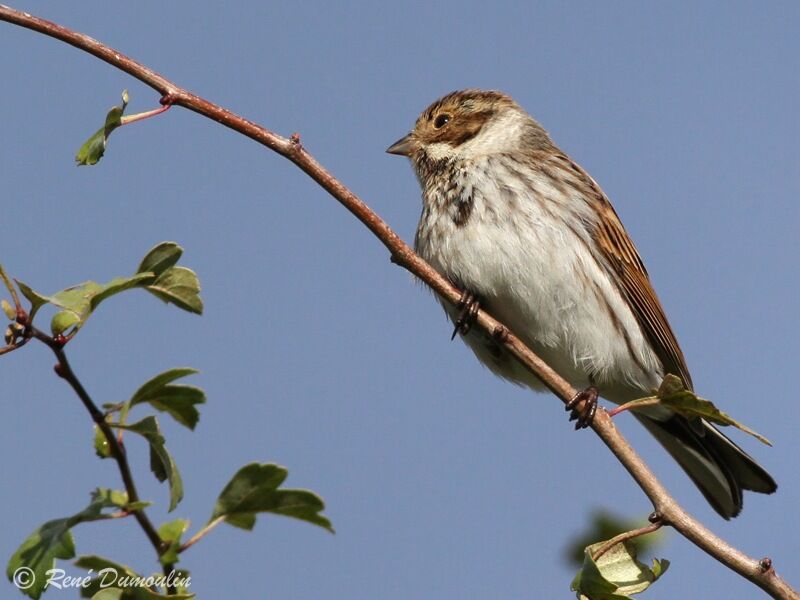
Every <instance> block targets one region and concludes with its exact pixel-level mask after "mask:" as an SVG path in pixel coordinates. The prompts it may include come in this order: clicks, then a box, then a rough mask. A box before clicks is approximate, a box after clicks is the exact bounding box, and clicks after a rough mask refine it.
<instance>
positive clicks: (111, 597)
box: [92, 588, 123, 600]
mask: <svg viewBox="0 0 800 600" xmlns="http://www.w3.org/2000/svg"><path fill="white" fill-rule="evenodd" d="M122 594H123V592H122V590H121V589H119V588H104V589H102V590H100V591H99V592H97V593H96V594H95V595H94V596H92V600H122Z"/></svg>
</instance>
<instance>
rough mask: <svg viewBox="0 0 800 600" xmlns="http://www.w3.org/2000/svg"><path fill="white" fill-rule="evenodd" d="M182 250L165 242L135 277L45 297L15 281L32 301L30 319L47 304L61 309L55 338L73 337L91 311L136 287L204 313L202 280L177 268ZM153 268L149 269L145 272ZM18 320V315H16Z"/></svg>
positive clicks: (54, 326) (55, 322)
mask: <svg viewBox="0 0 800 600" xmlns="http://www.w3.org/2000/svg"><path fill="white" fill-rule="evenodd" d="M182 253H183V249H182V248H181V247H180V246H178V244H176V243H175V242H162V243H161V244H158V245H157V246H155V247H154V248H153V249H151V250H150V251H149V252H148V253H147V255H146V256H145V257H144V259H142V262H141V263H140V264H139V269H138V271H137V273H136V274H135V275H132V276H130V277H117V278H115V279H112V280H111V281H109V282H107V283H97V282H95V281H87V282H85V283H82V284H80V285H76V286H73V287H69V288H67V289H65V290H61V291H60V292H57V293H55V294H53V295H52V296H45V295H44V294H40V293H39V292H36V291H34V290H33V289H32V288H31V287H30V286H28V285H27V284H25V283H23V282H21V281H19V280H16V281H17V285H18V286H19V288H20V291H21V292H22V294H23V295H24V296H25V297H26V298H27V299H28V300H29V301H30V302H31V311H30V314H31V320H32V319H33V316H34V315H35V314H36V312H37V311H38V310H39V309H40V308H41V307H42V306H44V305H45V304H53V305H54V306H57V307H58V308H60V309H62V310H60V311H59V312H57V313H56V314H55V315H54V316H53V319H52V321H51V323H50V329H51V330H52V332H53V335H59V334H65V335H72V334H74V333H75V332H77V331H78V330H79V329H80V328H81V327H83V325H84V324H85V323H86V320H87V319H88V318H89V317H90V316H91V314H92V312H93V311H94V310H95V309H96V308H97V307H98V306H99V305H100V303H101V302H102V301H103V300H105V299H106V298H110V297H111V296H114V295H116V294H119V293H120V292H124V291H126V290H129V289H133V288H143V289H146V290H147V291H149V292H150V293H151V294H154V295H155V296H156V297H158V298H160V299H161V300H163V301H164V302H168V303H171V304H174V305H175V306H177V307H178V308H181V309H183V310H186V311H189V312H193V313H197V314H202V312H203V301H202V300H201V298H200V281H199V280H198V278H197V275H195V273H194V271H192V270H191V269H187V268H186V267H178V266H175V263H176V262H177V261H178V259H179V258H180V257H181V254H182ZM143 269H150V270H146V271H145V270H143ZM15 318H16V315H15Z"/></svg>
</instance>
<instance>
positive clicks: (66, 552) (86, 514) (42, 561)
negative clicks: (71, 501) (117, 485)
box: [6, 488, 128, 598]
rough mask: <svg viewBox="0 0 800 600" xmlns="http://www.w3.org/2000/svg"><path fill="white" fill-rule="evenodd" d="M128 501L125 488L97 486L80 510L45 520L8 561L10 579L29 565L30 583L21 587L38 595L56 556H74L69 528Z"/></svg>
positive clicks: (62, 557)
mask: <svg viewBox="0 0 800 600" xmlns="http://www.w3.org/2000/svg"><path fill="white" fill-rule="evenodd" d="M127 503H128V496H127V494H125V493H124V492H118V491H114V490H107V489H104V488H98V489H96V490H95V491H94V492H92V495H91V502H90V504H89V506H87V507H86V508H85V509H83V510H82V511H81V512H79V513H77V514H74V515H72V516H71V517H65V518H63V519H53V520H52V521H48V522H47V523H45V524H44V525H42V526H41V527H39V528H38V529H36V531H34V532H33V533H32V534H31V535H30V536H28V539H26V540H25V541H24V542H23V543H22V545H21V546H20V547H19V548H18V549H17V551H16V552H14V554H13V555H12V556H11V559H10V560H9V561H8V566H7V567H6V575H8V578H9V580H11V581H13V577H14V574H15V573H20V572H22V571H20V570H25V569H29V570H30V571H29V572H30V573H32V576H33V579H32V581H33V583H32V585H31V586H30V587H28V588H27V589H24V590H22V591H23V593H24V594H25V595H27V596H28V597H30V598H39V597H40V596H41V595H42V591H43V590H44V586H45V584H46V583H47V571H48V570H49V569H52V568H54V566H55V562H56V559H59V558H60V559H70V558H72V557H74V556H75V541H74V540H73V537H72V532H71V531H70V529H72V528H73V527H75V525H78V524H79V523H85V522H87V521H98V520H101V519H107V518H109V515H108V514H107V513H104V512H103V509H105V508H123V509H124V508H125V507H126V506H127Z"/></svg>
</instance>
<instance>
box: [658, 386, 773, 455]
mask: <svg viewBox="0 0 800 600" xmlns="http://www.w3.org/2000/svg"><path fill="white" fill-rule="evenodd" d="M655 397H656V398H657V399H658V401H659V403H660V404H663V405H665V406H669V407H670V408H671V409H672V410H674V411H675V412H677V413H680V414H682V415H683V416H685V417H688V418H690V419H691V418H697V417H701V418H703V419H705V420H707V421H710V422H712V423H716V424H717V425H722V426H728V425H733V426H734V427H736V428H737V429H739V430H741V431H744V432H745V433H749V434H750V435H752V436H753V437H754V438H756V439H757V440H758V441H760V442H762V443H764V444H766V445H767V446H772V442H770V441H769V440H768V439H767V438H765V437H764V436H763V435H761V434H759V433H756V432H755V431H753V430H752V429H750V428H749V427H747V426H746V425H742V424H741V423H739V422H738V421H736V420H734V419H733V418H732V417H731V416H729V415H728V414H726V413H724V412H722V411H721V410H719V409H718V408H717V407H716V406H714V403H713V402H711V401H710V400H706V399H704V398H700V397H699V396H696V395H695V394H694V392H691V391H689V390H687V389H686V388H685V387H684V385H683V382H682V381H681V379H680V378H679V377H676V376H675V375H667V376H666V377H664V380H663V381H662V382H661V386H660V387H659V388H658V390H657V391H656V393H655Z"/></svg>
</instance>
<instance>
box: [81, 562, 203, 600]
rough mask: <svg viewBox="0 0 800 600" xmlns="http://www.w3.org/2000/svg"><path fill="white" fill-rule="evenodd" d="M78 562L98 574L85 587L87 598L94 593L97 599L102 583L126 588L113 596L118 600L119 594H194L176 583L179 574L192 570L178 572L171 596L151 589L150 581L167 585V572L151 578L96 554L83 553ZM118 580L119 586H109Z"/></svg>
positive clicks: (141, 597) (147, 599)
mask: <svg viewBox="0 0 800 600" xmlns="http://www.w3.org/2000/svg"><path fill="white" fill-rule="evenodd" d="M75 566H76V567H80V568H82V569H86V570H87V571H89V570H92V571H95V572H96V573H97V574H98V576H97V577H95V578H94V579H92V580H91V581H90V582H89V583H88V585H87V586H86V587H84V588H83V589H81V596H83V597H84V598H89V597H91V598H92V599H94V598H95V597H96V595H97V594H99V593H100V590H101V587H102V588H105V589H120V590H121V591H122V595H120V596H110V598H112V599H113V600H117V598H121V599H123V600H162V599H164V600H165V599H167V598H172V599H176V600H190V599H191V598H194V594H189V593H185V591H184V589H183V588H182V586H179V585H176V584H177V583H179V581H178V579H177V577H188V572H186V571H176V572H175V574H176V577H174V578H173V579H172V580H171V581H170V583H171V585H172V587H174V588H175V589H176V591H177V592H178V593H177V594H172V595H169V596H167V595H165V594H160V593H157V592H154V591H153V590H151V589H149V588H150V587H151V586H150V585H148V584H150V583H153V584H154V585H156V586H158V587H163V584H164V583H166V582H165V581H164V579H165V577H164V575H163V573H157V574H155V575H153V576H152V579H151V580H150V581H148V580H147V579H148V578H146V577H145V576H143V575H140V574H139V573H137V572H136V571H134V570H133V569H131V568H130V567H128V566H126V565H122V564H120V563H116V562H114V561H112V560H109V559H107V558H104V557H102V556H96V555H86V556H81V557H80V558H79V559H78V560H76V561H75ZM187 583H190V582H187ZM115 584H116V585H118V586H119V587H118V588H113V587H109V586H114V585H115ZM187 587H188V586H187Z"/></svg>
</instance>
